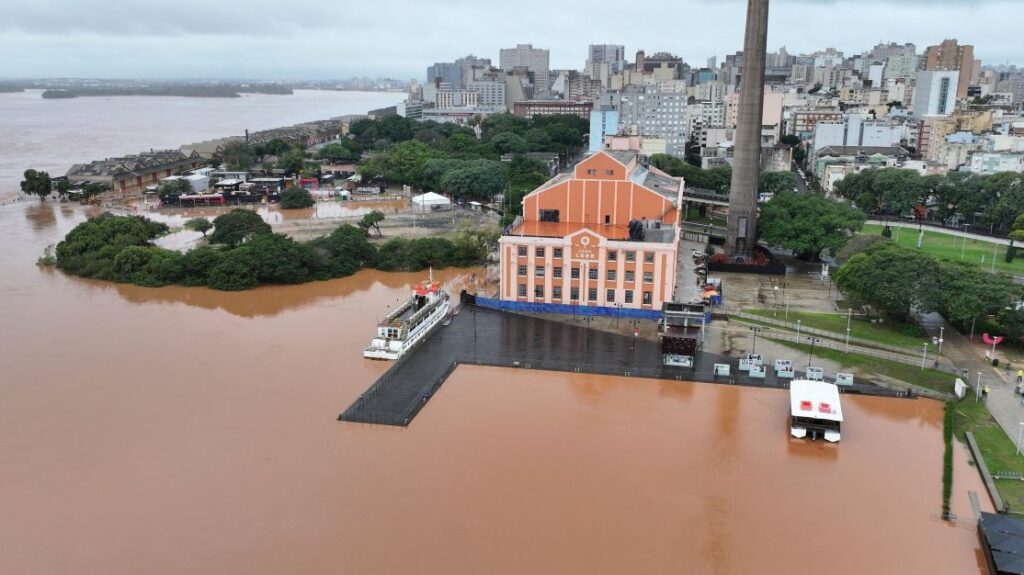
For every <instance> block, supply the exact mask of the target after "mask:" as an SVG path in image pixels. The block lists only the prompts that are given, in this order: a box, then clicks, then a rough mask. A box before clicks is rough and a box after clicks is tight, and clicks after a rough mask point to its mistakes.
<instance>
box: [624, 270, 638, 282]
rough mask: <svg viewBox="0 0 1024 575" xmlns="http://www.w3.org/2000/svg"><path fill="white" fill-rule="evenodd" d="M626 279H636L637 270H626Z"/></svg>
mask: <svg viewBox="0 0 1024 575" xmlns="http://www.w3.org/2000/svg"><path fill="white" fill-rule="evenodd" d="M626 281H627V282H632V281H636V272H634V271H627V272H626Z"/></svg>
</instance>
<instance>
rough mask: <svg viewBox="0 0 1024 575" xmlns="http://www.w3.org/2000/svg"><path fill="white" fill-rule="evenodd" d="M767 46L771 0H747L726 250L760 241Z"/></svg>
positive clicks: (735, 251) (743, 249)
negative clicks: (758, 207) (762, 137)
mask: <svg viewBox="0 0 1024 575" xmlns="http://www.w3.org/2000/svg"><path fill="white" fill-rule="evenodd" d="M767 46H768V0H747V32H746V40H745V41H744V43H743V68H742V74H743V75H742V76H741V77H740V107H739V113H738V114H737V117H736V144H735V145H736V148H735V153H734V156H733V164H732V185H731V187H730V188H729V228H728V234H727V235H726V240H725V250H726V252H728V253H729V255H733V256H746V255H750V253H751V250H752V249H753V247H754V243H755V242H756V241H757V238H756V237H755V234H756V233H757V186H758V179H759V178H758V176H759V175H760V173H761V121H762V115H763V110H764V65H765V53H766V52H767Z"/></svg>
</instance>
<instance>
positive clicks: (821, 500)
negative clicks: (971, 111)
mask: <svg viewBox="0 0 1024 575" xmlns="http://www.w3.org/2000/svg"><path fill="white" fill-rule="evenodd" d="M83 217H84V216H83V210H82V208H80V207H77V206H70V205H57V204H53V203H46V204H37V203H32V204H20V205H14V206H7V207H4V208H0V229H3V230H4V232H5V234H4V236H5V240H6V241H5V246H4V249H3V250H0V318H2V328H0V370H2V371H0V373H2V374H3V375H2V377H0V394H2V396H0V397H2V401H0V506H2V508H3V510H4V511H3V513H0V573H47V574H48V573H76V574H109V573H149V574H180V573H190V574H224V573H250V574H253V573H256V574H279V573H302V574H306V573H314V574H319V573H331V574H338V573H353V574H354V573H360V574H390V573H400V572H405V573H431V574H433V573H438V574H439V573H446V574H448V573H455V574H470V573H473V574H476V573H502V574H503V573H508V574H512V573H517V574H519V573H598V574H603V573H644V574H650V573H654V574H660V573H688V574H704V573H707V574H714V575H726V574H747V573H787V574H803V573H806V574H812V573H813V574H817V573H832V574H864V573H873V574H875V573H928V574H935V573H950V574H973V573H983V572H984V570H983V568H982V567H981V566H982V564H983V561H982V559H981V555H980V549H979V545H978V542H977V536H976V534H975V532H974V530H973V528H972V527H971V526H970V524H969V523H968V522H963V523H960V524H956V525H950V524H947V523H943V522H941V521H939V520H938V515H939V511H940V504H941V483H940V478H941V467H942V466H941V463H942V437H941V426H942V410H941V405H940V404H938V403H935V402H930V401H926V400H919V401H900V400H891V399H881V398H864V397H846V398H844V405H843V410H844V412H845V413H846V419H847V423H846V426H845V427H844V435H843V442H842V444H840V445H838V446H832V445H822V444H821V443H807V442H793V441H789V440H788V439H787V435H786V413H787V405H788V399H787V396H786V394H784V393H780V392H777V391H771V390H755V389H743V388H735V387H727V386H713V385H704V384H687V383H675V382H664V381H642V380H633V379H624V378H613V377H594V376H579V375H572V374H555V373H544V372H529V371H510V370H501V369H491V368H466V367H463V368H459V369H458V370H456V372H455V373H454V374H453V376H452V377H451V379H450V380H449V381H448V382H447V383H446V384H445V385H444V387H442V388H441V390H440V391H439V392H438V393H437V395H436V396H435V397H434V398H433V399H432V400H431V402H430V403H429V405H427V407H426V408H425V409H424V410H423V411H422V412H421V413H420V414H419V416H418V417H417V418H416V419H415V421H414V422H413V424H412V425H411V426H410V427H409V428H405V429H401V428H388V427H375V426H368V425H359V424H348V423H340V422H337V421H335V418H336V417H337V415H338V413H339V412H340V411H341V410H343V409H344V408H345V407H346V406H348V405H349V404H350V403H351V402H352V400H353V399H354V398H355V397H357V396H358V395H359V393H361V392H362V391H363V390H364V389H366V387H367V386H368V385H369V384H370V383H371V382H372V381H373V380H374V379H375V378H376V377H377V376H378V375H379V374H380V373H382V372H383V370H384V369H385V368H386V365H385V364H383V363H373V362H369V361H364V360H363V359H362V358H361V356H360V353H359V351H360V349H361V348H362V346H364V345H365V344H366V343H367V341H368V339H369V337H370V335H371V333H372V330H373V326H374V324H375V322H376V320H377V318H378V317H379V316H380V315H381V314H382V313H383V311H384V310H385V309H386V308H387V306H389V305H393V304H394V303H395V302H396V301H398V300H399V299H404V298H405V297H406V294H407V293H408V285H409V284H410V283H411V282H413V281H416V280H418V279H420V275H419V274H383V273H378V272H373V271H366V272H361V273H360V274H358V275H356V276H354V277H351V278H347V279H342V280H336V281H329V282H319V283H312V284H307V285H303V286H292V287H274V288H262V289H258V290H253V291H250V292H244V293H237V294H236V293H223V292H215V291H211V290H206V289H185V288H175V287H172V288H161V289H146V288H138V287H132V286H118V285H112V284H106V283H102V282H92V281H83V280H79V279H75V278H70V277H66V276H64V275H63V274H61V273H60V272H56V271H52V270H40V269H38V268H36V266H35V265H34V262H35V259H36V258H37V257H38V255H39V254H40V253H41V252H42V250H43V248H44V247H45V246H46V245H48V244H50V243H53V242H55V241H56V240H57V239H59V238H60V237H61V236H62V235H63V234H64V233H65V232H66V231H67V230H68V229H70V227H71V226H73V225H74V224H75V223H76V222H78V221H81V219H82V218H83ZM464 276H465V273H463V272H459V271H452V270H448V271H445V272H442V273H441V277H442V278H443V279H445V280H455V281H458V280H459V279H460V278H462V279H464ZM956 457H957V461H956V466H957V467H956V468H957V474H956V482H955V486H954V493H955V498H954V505H953V507H954V512H955V513H957V514H958V515H960V516H962V517H968V516H969V515H970V507H969V504H968V500H967V497H966V492H967V490H969V489H970V490H974V491H977V492H978V493H979V495H980V496H981V499H982V501H983V502H984V503H985V505H988V503H987V499H986V498H985V496H984V489H983V487H982V485H981V482H980V480H979V479H978V478H977V474H976V473H975V471H974V470H973V468H970V467H968V465H967V463H966V457H965V455H964V451H963V450H962V449H960V448H959V447H958V449H957V451H956Z"/></svg>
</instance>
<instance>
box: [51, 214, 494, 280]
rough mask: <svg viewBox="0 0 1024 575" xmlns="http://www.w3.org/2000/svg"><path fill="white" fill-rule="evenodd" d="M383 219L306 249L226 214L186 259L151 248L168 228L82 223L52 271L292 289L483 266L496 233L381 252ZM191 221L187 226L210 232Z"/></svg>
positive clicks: (403, 244)
mask: <svg viewBox="0 0 1024 575" xmlns="http://www.w3.org/2000/svg"><path fill="white" fill-rule="evenodd" d="M381 219H383V214H380V213H379V212H378V213H377V214H369V215H368V216H367V217H365V218H364V220H363V221H362V222H360V225H359V226H352V225H343V226H340V227H339V228H337V229H335V230H334V231H333V232H331V233H330V234H329V235H327V236H325V237H321V238H317V239H314V240H311V241H307V242H299V241H295V240H293V239H291V238H289V237H287V236H285V235H282V234H276V233H273V232H272V231H271V228H270V226H269V225H268V224H267V223H266V222H264V221H263V220H262V219H261V218H260V217H259V215H258V214H256V213H254V212H251V211H247V210H232V211H231V212H228V213H226V214H222V215H220V216H218V217H217V218H216V219H214V220H213V226H212V227H213V233H212V234H210V235H209V243H210V245H204V246H200V247H197V248H194V249H191V250H189V251H187V252H185V253H181V252H178V251H175V250H168V249H163V248H160V247H157V246H156V245H154V243H153V242H154V240H156V239H157V238H159V237H160V236H162V235H164V234H166V233H168V232H169V231H170V230H169V228H168V226H167V225H165V224H162V223H158V222H154V221H152V220H149V219H147V218H144V217H141V216H115V215H111V214H109V213H105V214H102V215H100V216H98V217H95V218H92V219H90V220H87V221H85V222H83V223H81V224H79V225H77V226H75V228H74V229H72V230H71V231H70V232H69V233H68V234H67V236H65V238H64V240H63V241H61V242H60V243H58V244H57V247H56V251H55V255H56V257H55V263H56V266H57V267H58V268H59V269H61V270H63V271H65V272H67V273H69V274H72V275H77V276H81V277H86V278H95V279H101V280H107V281H113V282H119V283H131V284H135V285H141V286H154V287H155V286H164V285H184V286H208V287H211V288H214V289H218V290H232V291H233V290H246V289H251V288H254V287H256V286H258V285H261V284H297V283H305V282H309V281H314V280H326V279H331V278H340V277H345V276H349V275H352V274H353V273H355V272H357V271H359V270H360V269H362V268H376V269H379V270H383V271H420V270H423V269H426V268H427V267H435V268H444V267H449V266H460V267H462V266H469V265H474V264H477V263H480V262H481V261H483V260H484V259H485V258H486V257H487V254H488V253H489V251H490V249H491V248H492V247H493V245H494V244H495V243H496V241H497V234H496V233H493V232H485V231H478V230H471V229H466V230H461V231H459V232H457V233H456V234H455V236H454V238H453V239H451V240H449V239H447V238H441V237H433V238H422V239H412V240H407V239H402V238H394V239H390V240H388V241H386V242H384V243H383V244H381V245H380V246H379V247H378V246H376V245H374V244H373V243H371V242H370V241H369V235H370V229H372V228H376V229H377V233H378V234H379V228H377V224H379V222H380V220H381ZM193 222H195V220H193V221H190V222H189V225H188V227H189V228H191V229H195V230H196V231H200V232H203V233H204V235H205V232H206V231H208V229H209V228H207V227H206V226H200V225H198V224H197V223H193Z"/></svg>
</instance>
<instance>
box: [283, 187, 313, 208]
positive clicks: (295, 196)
mask: <svg viewBox="0 0 1024 575" xmlns="http://www.w3.org/2000/svg"><path fill="white" fill-rule="evenodd" d="M315 203H316V202H315V201H313V196H312V194H310V193H309V190H307V189H305V188H303V187H301V186H292V187H290V188H288V189H286V190H285V191H283V192H281V207H282V208H284V209H286V210H295V209H299V208H309V207H312V206H313V204H315Z"/></svg>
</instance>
